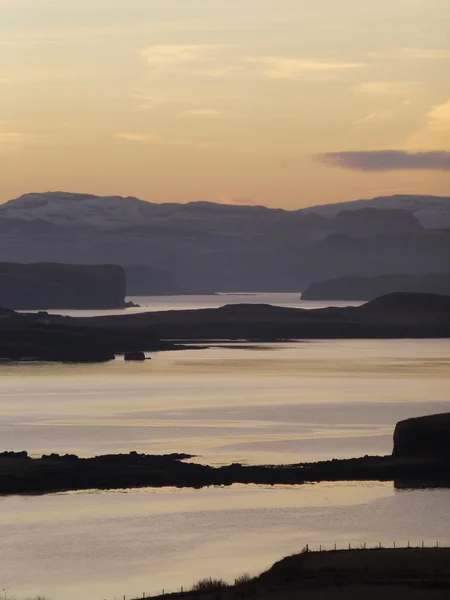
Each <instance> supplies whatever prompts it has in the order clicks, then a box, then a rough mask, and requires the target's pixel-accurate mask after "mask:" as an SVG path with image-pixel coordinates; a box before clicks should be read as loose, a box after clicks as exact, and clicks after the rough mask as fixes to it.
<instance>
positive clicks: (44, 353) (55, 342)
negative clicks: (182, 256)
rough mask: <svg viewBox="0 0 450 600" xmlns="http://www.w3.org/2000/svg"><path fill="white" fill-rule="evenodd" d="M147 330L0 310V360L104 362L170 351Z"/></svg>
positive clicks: (168, 346)
mask: <svg viewBox="0 0 450 600" xmlns="http://www.w3.org/2000/svg"><path fill="white" fill-rule="evenodd" d="M171 347H172V345H171V344H167V343H164V342H162V341H161V340H160V338H159V336H158V335H157V333H156V332H155V330H154V329H153V328H151V327H147V326H140V327H138V328H136V327H133V326H130V327H125V328H122V327H121V328H116V327H114V326H112V327H102V328H98V327H95V325H94V326H93V325H92V324H90V323H89V322H88V323H87V324H86V323H85V322H83V321H82V320H80V319H76V318H71V317H59V316H52V315H49V314H47V313H45V312H44V313H38V314H36V315H33V314H20V313H16V312H14V311H9V310H5V309H0V361H3V362H5V361H18V360H31V359H32V360H36V361H52V362H53V361H55V362H105V361H108V360H113V359H114V357H115V355H116V354H123V353H125V352H136V351H158V350H164V349H166V348H171Z"/></svg>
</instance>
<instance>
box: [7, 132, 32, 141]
mask: <svg viewBox="0 0 450 600" xmlns="http://www.w3.org/2000/svg"><path fill="white" fill-rule="evenodd" d="M33 139H34V136H32V135H31V134H29V133H22V132H19V131H0V144H24V143H27V142H30V141H32V140H33Z"/></svg>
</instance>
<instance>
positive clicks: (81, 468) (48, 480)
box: [0, 413, 450, 494]
mask: <svg viewBox="0 0 450 600" xmlns="http://www.w3.org/2000/svg"><path fill="white" fill-rule="evenodd" d="M449 437H450V413H445V414H441V415H430V416H425V417H421V418H417V419H408V420H406V421H401V422H400V423H398V424H397V426H396V428H395V432H394V448H393V453H392V455H389V456H364V457H361V458H350V459H341V460H337V459H333V460H326V461H321V462H315V463H297V464H291V465H255V466H247V465H242V464H239V463H233V464H231V465H227V466H222V467H212V466H209V465H201V464H196V463H194V462H184V460H186V459H192V458H195V457H193V456H192V455H189V454H168V455H149V454H138V453H137V452H131V453H130V454H107V455H104V456H96V457H94V458H79V457H78V456H76V455H74V454H66V455H64V456H61V455H59V454H50V455H43V456H42V457H41V458H31V457H30V456H29V455H28V453H27V452H25V451H23V452H3V453H2V454H0V494H25V493H49V492H55V491H64V490H87V489H124V488H139V487H166V486H170V487H190V488H202V487H206V486H212V485H232V484H235V483H242V484H250V483H252V484H264V485H277V484H282V485H300V484H303V483H308V482H320V481H393V482H394V483H395V484H396V485H397V486H398V487H401V488H404V487H448V486H450V447H449V445H448V439H449Z"/></svg>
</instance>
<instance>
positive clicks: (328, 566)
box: [136, 546, 450, 600]
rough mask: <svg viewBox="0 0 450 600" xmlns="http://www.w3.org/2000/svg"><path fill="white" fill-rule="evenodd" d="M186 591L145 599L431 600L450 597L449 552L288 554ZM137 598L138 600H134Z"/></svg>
mask: <svg viewBox="0 0 450 600" xmlns="http://www.w3.org/2000/svg"><path fill="white" fill-rule="evenodd" d="M185 590H186V591H183V588H181V591H178V592H175V593H170V592H169V593H164V590H163V593H162V595H153V596H145V594H144V597H149V598H153V599H154V600H162V599H163V598H167V597H170V598H180V599H183V598H186V599H188V598H192V599H193V600H199V598H202V600H217V599H218V598H220V600H235V599H237V598H253V597H255V598H259V599H260V600H297V599H298V598H302V599H303V600H316V599H318V598H321V599H323V600H347V599H352V600H361V598H364V599H365V600H378V598H380V597H381V596H382V597H383V598H384V599H385V600H397V599H398V598H414V599H415V600H432V599H436V600H437V599H439V600H440V599H441V598H442V599H444V598H448V597H449V594H450V548H447V547H439V546H437V547H428V548H427V547H421V548H420V547H412V546H408V547H403V548H402V547H394V548H392V547H391V548H385V547H380V548H365V546H362V547H361V548H359V549H349V550H323V551H322V550H319V551H311V550H309V549H308V546H306V547H305V548H304V549H303V551H302V552H300V553H299V554H294V555H291V556H286V557H284V558H282V559H281V560H279V561H278V562H276V563H274V564H273V565H272V566H271V567H270V568H269V569H268V570H266V571H264V572H263V573H261V574H260V575H257V576H256V577H252V576H250V575H248V574H245V573H244V574H242V575H241V576H239V577H237V578H236V579H235V581H234V585H233V584H231V585H229V584H228V583H227V582H226V581H224V580H222V579H216V578H214V577H210V576H209V577H208V576H207V577H205V578H204V579H201V580H199V581H198V582H197V583H194V584H191V586H190V587H187V588H185ZM136 600H138V599H136Z"/></svg>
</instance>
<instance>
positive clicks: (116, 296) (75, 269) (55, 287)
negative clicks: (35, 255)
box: [0, 263, 126, 310]
mask: <svg viewBox="0 0 450 600" xmlns="http://www.w3.org/2000/svg"><path fill="white" fill-rule="evenodd" d="M125 294H126V281H125V273H124V270H123V269H122V267H119V266H116V265H69V264H60V263H30V264H20V263H0V306H4V307H7V308H10V309H15V310H33V309H68V308H69V309H108V308H118V307H123V306H124V303H125Z"/></svg>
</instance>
